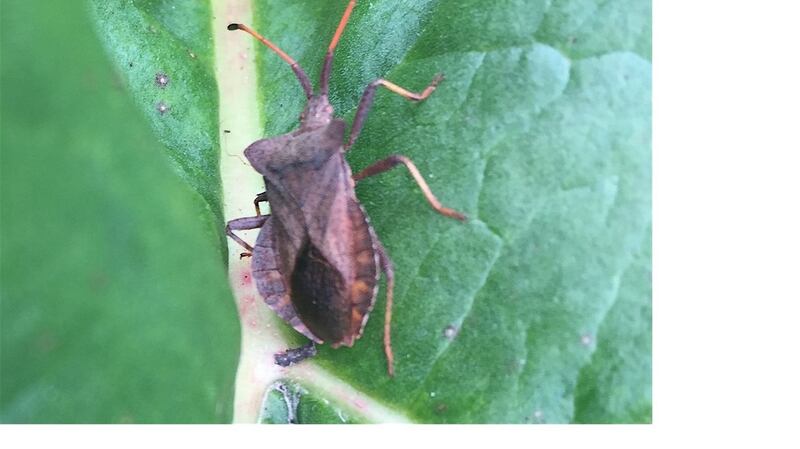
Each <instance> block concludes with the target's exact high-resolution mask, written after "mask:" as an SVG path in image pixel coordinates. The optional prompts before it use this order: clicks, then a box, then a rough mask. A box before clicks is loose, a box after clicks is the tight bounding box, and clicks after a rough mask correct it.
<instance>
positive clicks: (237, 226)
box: [225, 215, 270, 257]
mask: <svg viewBox="0 0 800 449" xmlns="http://www.w3.org/2000/svg"><path fill="white" fill-rule="evenodd" d="M269 218H270V216H269V215H258V216H255V217H244V218H237V219H234V220H231V221H229V222H228V223H227V224H226V225H225V234H226V235H227V236H228V237H230V238H232V239H233V241H235V242H236V243H238V244H239V245H241V246H242V247H243V248H244V249H246V250H247V252H246V253H241V254H240V255H239V257H249V256H252V255H253V247H252V246H250V244H249V243H247V242H245V241H244V240H242V239H241V238H240V237H239V236H238V235H236V234H234V233H233V231H246V230H248V229H257V228H260V227H262V226H264V223H266V222H267V220H269Z"/></svg>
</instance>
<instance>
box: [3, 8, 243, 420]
mask: <svg viewBox="0 0 800 449" xmlns="http://www.w3.org/2000/svg"><path fill="white" fill-rule="evenodd" d="M2 54H3V64H2V93H3V97H2V116H3V131H2V148H3V151H2V164H0V167H1V169H2V176H0V183H1V185H2V188H1V189H0V192H1V195H2V201H0V204H2V213H0V216H2V226H1V227H2V239H0V242H1V244H2V250H1V251H0V253H1V254H2V256H1V257H2V268H0V277H1V278H2V282H0V291H1V292H2V293H1V296H2V306H1V307H2V309H1V313H0V317H1V318H2V326H1V328H2V330H1V331H0V343H1V344H2V350H0V359H1V360H2V361H1V362H0V367H1V369H2V374H1V375H0V420H2V422H23V423H29V422H56V423H74V422H78V423H91V422H94V423H97V422H99V423H117V422H137V423H138V422H153V423H158V422H226V421H230V419H231V413H232V408H233V379H234V372H235V369H236V356H237V342H238V338H239V336H238V329H237V326H238V324H237V320H236V314H235V308H234V304H233V303H232V302H231V300H230V290H229V288H228V287H227V285H226V282H225V271H224V268H223V265H222V262H221V257H220V252H219V248H218V235H219V226H218V221H217V220H214V218H213V214H212V213H210V209H209V207H208V205H207V203H206V201H204V200H203V199H202V198H201V197H200V196H198V195H197V194H196V193H195V192H194V191H193V190H194V189H191V188H190V187H189V185H187V183H185V182H183V181H182V180H181V179H180V178H179V177H178V176H177V175H175V173H174V172H173V171H172V170H170V169H169V167H168V160H167V158H165V157H164V156H163V152H164V150H163V148H162V146H161V144H159V141H158V140H157V139H156V138H155V137H154V135H153V133H152V132H151V130H150V129H149V127H148V126H147V124H146V119H145V118H144V117H142V114H141V109H140V110H137V108H136V107H135V105H134V101H132V97H131V95H130V91H128V90H126V89H125V88H124V87H123V85H122V83H121V80H120V78H119V77H118V76H117V74H115V72H114V71H113V69H112V67H111V65H110V64H109V63H108V61H107V58H106V56H105V54H104V51H103V48H102V47H101V45H100V44H99V42H98V40H97V37H96V35H95V33H94V32H93V30H92V23H91V22H90V21H89V18H88V15H87V11H86V10H85V9H82V8H76V7H75V5H74V4H72V2H46V3H45V2H38V3H36V2H10V3H4V4H3V14H2ZM133 62H134V64H135V65H134V67H137V66H138V65H139V64H142V62H141V61H140V60H139V59H135V60H134V61H133ZM127 64H128V61H127V60H126V61H125V62H124V67H127ZM170 64H175V63H174V62H172V63H170ZM124 70H125V69H124V68H123V69H121V70H120V72H124ZM137 70H139V69H137ZM157 70H162V68H161V67H158V68H156V67H153V68H152V69H150V70H149V71H147V70H145V69H141V71H142V72H143V73H144V72H147V78H148V79H147V83H145V84H142V88H141V91H136V92H138V95H134V96H133V97H134V98H137V97H138V99H139V104H140V105H143V101H142V99H141V97H142V96H144V95H145V93H147V95H150V92H151V91H152V92H155V93H154V94H153V95H156V94H161V93H162V92H161V90H160V89H159V88H157V87H156V86H155V85H154V75H155V72H156V71H157ZM120 72H117V73H120ZM142 76H144V75H142ZM171 84H176V85H179V84H181V81H180V79H179V78H176V77H174V78H173V80H172V83H171ZM212 86H213V83H212ZM212 88H213V87H212ZM214 105H215V102H212V103H211V106H212V108H213V107H215V106H214ZM144 106H146V107H144ZM144 106H143V109H144V110H145V115H146V116H147V115H148V113H150V112H152V110H153V108H154V105H153V104H146V105H144ZM177 110H178V108H175V109H173V110H172V111H177ZM157 118H158V117H155V116H153V115H152V114H150V115H149V119H150V120H151V122H152V121H153V120H154V119H157ZM155 128H156V129H158V126H156V127H155ZM202 132H204V133H206V134H213V128H212V129H210V130H208V129H206V130H202ZM173 138H175V139H177V137H174V136H173V137H163V138H162V139H161V140H162V141H164V140H170V139H173ZM193 142H198V141H197V140H195V141H193ZM215 145H216V144H215V143H209V147H208V149H213V148H215ZM184 179H186V178H185V176H184ZM205 179H207V180H212V179H218V178H217V176H216V175H213V176H209V177H207V178H205ZM198 182H200V180H199V179H195V180H194V184H197V183H198ZM207 182H210V181H207ZM206 187H207V189H208V191H217V190H218V186H213V185H210V184H209V185H206Z"/></svg>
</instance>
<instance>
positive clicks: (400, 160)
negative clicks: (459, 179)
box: [353, 154, 467, 221]
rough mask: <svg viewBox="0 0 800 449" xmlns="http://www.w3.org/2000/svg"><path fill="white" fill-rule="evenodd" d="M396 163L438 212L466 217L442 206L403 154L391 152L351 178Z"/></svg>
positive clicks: (454, 216) (383, 168)
mask: <svg viewBox="0 0 800 449" xmlns="http://www.w3.org/2000/svg"><path fill="white" fill-rule="evenodd" d="M398 164H403V165H405V166H406V168H407V169H408V171H409V172H410V173H411V176H413V177H414V180H415V181H417V185H419V188H420V189H422V194H423V195H425V199H426V200H428V203H429V204H430V205H431V207H432V208H433V209H434V210H435V211H436V212H439V213H440V214H442V215H444V216H446V217H450V218H455V219H456V220H461V221H464V220H466V218H467V217H466V216H464V214H462V213H461V212H458V211H456V210H453V209H450V208H449V207H444V206H442V203H440V202H439V200H437V199H436V196H435V195H434V194H433V192H431V188H430V187H428V183H427V182H425V178H423V177H422V174H420V172H419V170H417V167H416V166H415V165H414V163H413V162H411V159H409V158H407V157H405V156H402V155H399V154H393V155H391V156H389V157H387V158H386V159H382V160H380V161H378V162H375V163H374V164H372V165H370V166H369V167H367V168H365V169H364V170H361V171H360V172H359V173H356V174H355V175H353V180H354V181H356V182H358V181H360V180H362V179H364V178H367V177H370V176H374V175H377V174H380V173H383V172H385V171H388V170H391V169H392V168H394V167H395V166H397V165H398Z"/></svg>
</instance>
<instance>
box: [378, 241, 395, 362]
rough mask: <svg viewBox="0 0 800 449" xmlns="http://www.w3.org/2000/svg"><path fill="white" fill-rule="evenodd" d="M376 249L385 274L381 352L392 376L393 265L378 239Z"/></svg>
mask: <svg viewBox="0 0 800 449" xmlns="http://www.w3.org/2000/svg"><path fill="white" fill-rule="evenodd" d="M376 243H377V245H376V250H377V252H378V259H379V261H380V265H381V271H383V274H385V275H386V315H385V318H384V321H383V352H384V353H385V354H386V370H387V371H388V373H389V377H394V352H393V351H392V305H393V303H394V265H393V264H392V259H390V258H389V255H388V254H387V253H386V248H384V247H383V245H382V244H381V242H380V241H378V242H376Z"/></svg>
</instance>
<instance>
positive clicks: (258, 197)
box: [253, 192, 267, 216]
mask: <svg viewBox="0 0 800 449" xmlns="http://www.w3.org/2000/svg"><path fill="white" fill-rule="evenodd" d="M265 201H267V192H261V193H259V194H258V195H256V199H254V200H253V205H254V206H255V207H256V216H260V215H261V205H260V203H263V202H265Z"/></svg>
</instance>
